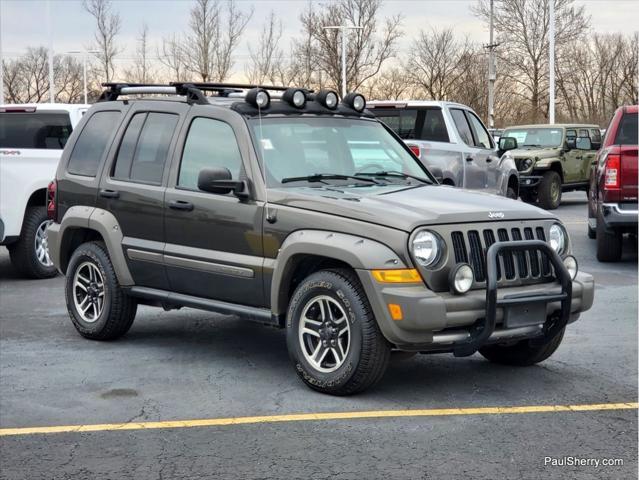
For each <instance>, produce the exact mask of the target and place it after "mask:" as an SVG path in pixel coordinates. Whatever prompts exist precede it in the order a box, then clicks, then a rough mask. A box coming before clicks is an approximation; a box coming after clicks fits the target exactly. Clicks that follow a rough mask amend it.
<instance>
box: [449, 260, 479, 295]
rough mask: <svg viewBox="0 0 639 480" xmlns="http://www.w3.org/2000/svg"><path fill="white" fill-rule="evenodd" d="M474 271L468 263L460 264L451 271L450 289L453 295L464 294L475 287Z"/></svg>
mask: <svg viewBox="0 0 639 480" xmlns="http://www.w3.org/2000/svg"><path fill="white" fill-rule="evenodd" d="M473 279H474V275H473V269H472V268H471V267H470V265H468V264H467V263H458V264H457V265H456V266H455V268H453V269H452V270H451V271H450V279H449V282H450V287H451V289H452V291H453V293H457V294H462V293H466V292H467V291H468V290H470V287H472V286H473Z"/></svg>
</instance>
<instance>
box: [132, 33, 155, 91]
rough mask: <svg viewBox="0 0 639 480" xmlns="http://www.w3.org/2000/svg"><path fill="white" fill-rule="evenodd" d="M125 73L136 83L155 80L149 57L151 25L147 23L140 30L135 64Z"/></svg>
mask: <svg viewBox="0 0 639 480" xmlns="http://www.w3.org/2000/svg"><path fill="white" fill-rule="evenodd" d="M125 75H126V78H127V80H130V81H133V82H136V83H152V82H153V77H154V69H153V66H152V64H151V61H150V58H149V27H148V26H147V24H146V23H144V24H143V25H142V29H141V30H140V36H139V37H138V40H137V47H136V49H135V58H134V60H133V65H132V67H131V68H129V69H127V70H126V71H125Z"/></svg>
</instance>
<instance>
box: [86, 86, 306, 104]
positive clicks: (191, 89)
mask: <svg viewBox="0 0 639 480" xmlns="http://www.w3.org/2000/svg"><path fill="white" fill-rule="evenodd" d="M102 86H103V87H104V88H105V89H106V90H105V91H104V92H102V94H101V95H100V97H99V98H98V102H109V101H115V100H117V99H118V97H119V96H120V95H141V94H163V95H183V96H186V98H187V102H189V103H197V104H201V105H206V104H208V103H209V102H208V100H207V97H206V95H205V94H204V92H216V93H217V96H218V97H228V96H230V95H231V94H241V93H243V92H244V91H245V90H250V89H253V88H260V89H263V90H275V91H280V92H283V91H285V90H287V89H288V88H289V87H284V86H276V85H253V84H244V83H210V82H171V83H169V84H161V83H124V82H108V83H103V84H102ZM307 91H308V92H311V91H310V90H307Z"/></svg>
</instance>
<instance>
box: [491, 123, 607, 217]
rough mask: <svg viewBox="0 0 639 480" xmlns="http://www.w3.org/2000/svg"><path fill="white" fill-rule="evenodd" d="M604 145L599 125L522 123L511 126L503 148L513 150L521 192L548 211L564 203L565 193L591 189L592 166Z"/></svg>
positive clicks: (504, 138)
mask: <svg viewBox="0 0 639 480" xmlns="http://www.w3.org/2000/svg"><path fill="white" fill-rule="evenodd" d="M600 146H601V130H599V127H598V126H597V125H577V124H554V125H547V124H542V125H521V126H518V127H510V128H507V129H506V130H505V131H504V133H503V135H502V136H501V138H500V139H499V149H500V150H501V151H509V152H508V153H509V155H510V156H512V157H513V158H514V160H515V163H516V165H517V170H519V175H520V177H519V185H520V186H519V195H520V197H521V199H522V200H523V201H525V202H529V203H533V202H535V201H538V202H539V205H540V206H541V207H543V208H545V209H547V210H553V209H555V208H557V207H558V206H559V204H560V203H561V192H562V191H563V192H566V191H571V190H584V191H587V190H588V179H589V178H590V166H591V163H592V161H593V160H594V159H595V152H596V151H597V150H599V147H600Z"/></svg>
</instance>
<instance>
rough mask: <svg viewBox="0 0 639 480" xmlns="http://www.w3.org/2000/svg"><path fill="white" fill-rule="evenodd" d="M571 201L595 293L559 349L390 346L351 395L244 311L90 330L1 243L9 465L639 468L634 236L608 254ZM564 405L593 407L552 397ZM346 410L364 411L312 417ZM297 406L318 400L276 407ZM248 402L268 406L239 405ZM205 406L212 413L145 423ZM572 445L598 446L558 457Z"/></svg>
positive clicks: (571, 472)
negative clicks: (102, 336)
mask: <svg viewBox="0 0 639 480" xmlns="http://www.w3.org/2000/svg"><path fill="white" fill-rule="evenodd" d="M557 213H558V215H559V216H560V218H561V219H562V220H563V221H564V222H565V223H566V226H567V228H568V230H569V232H570V234H571V238H572V242H573V246H574V254H575V256H576V257H577V259H578V261H579V265H580V269H581V270H584V271H587V272H590V273H592V274H593V275H594V276H595V280H596V283H597V290H596V296H595V303H594V306H593V308H592V310H590V311H589V312H586V313H585V314H583V315H582V317H581V319H580V320H579V321H578V322H577V323H575V324H573V325H571V326H570V327H569V329H568V331H567V334H566V337H565V339H564V342H563V344H562V346H561V347H560V348H559V350H558V351H557V353H556V354H555V355H554V356H553V357H551V358H550V359H549V360H547V361H546V362H544V363H542V364H541V365H538V366H535V367H530V368H525V369H518V368H514V367H503V366H496V365H493V364H490V363H488V362H487V361H485V360H484V359H483V358H482V357H480V356H479V355H474V356H472V357H470V358H464V359H456V358H454V357H453V356H452V355H434V356H417V357H413V358H411V359H405V360H401V359H394V360H393V362H392V364H391V366H390V368H389V370H388V372H387V374H386V376H385V378H384V379H383V380H382V382H381V383H380V384H379V385H378V386H377V387H376V388H374V389H372V390H370V391H368V392H365V393H364V394H361V395H358V396H354V397H348V398H334V397H329V396H325V395H321V394H318V393H314V392H312V391H310V390H309V389H307V388H306V387H305V386H304V385H303V384H302V383H301V381H300V380H299V379H298V378H297V376H296V375H295V373H294V372H293V369H292V367H291V366H290V364H289V361H288V356H287V353H286V345H285V340H284V332H283V331H279V330H275V329H272V328H269V327H263V326H260V325H256V324H252V323H245V322H243V321H241V320H238V319H237V318H234V317H228V316H221V315H214V314H210V313H207V312H200V311H196V310H190V309H182V310H180V311H172V312H163V311H161V310H159V309H152V308H147V307H142V308H140V309H139V311H138V316H137V318H136V321H135V324H134V325H133V327H132V329H131V331H130V332H129V333H128V334H127V335H126V336H125V337H124V338H123V339H121V340H119V341H116V342H111V343H98V342H91V341H88V340H84V339H82V338H81V337H80V336H79V335H78V334H77V333H76V332H75V330H74V328H73V326H72V325H71V322H70V321H69V319H68V317H67V312H66V307H65V304H64V297H63V278H62V277H57V278H54V279H52V280H44V281H26V280H22V279H19V278H17V275H16V274H15V273H14V271H13V269H12V268H11V265H10V263H9V259H8V255H7V252H6V250H5V249H2V250H0V429H1V430H0V433H1V434H2V436H0V448H1V458H0V478H2V479H26V478H28V479H40V478H42V479H66V478H74V479H76V478H80V479H84V478H86V479H96V478H112V479H126V478H131V479H147V478H149V479H155V478H157V479H177V478H180V479H186V478H188V479H196V478H224V479H225V478H229V479H230V478H242V479H266V478H273V479H279V478H305V479H306V478H312V479H322V478H340V479H341V478H344V479H351V478H393V479H396V478H420V479H442V478H472V479H474V478H513V477H518V478H522V479H529V478H562V479H563V478H593V479H595V478H597V479H600V478H636V473H637V410H636V409H634V408H632V406H630V408H628V405H626V406H625V407H623V406H616V404H628V403H635V402H637V245H636V244H634V243H633V242H632V241H631V240H630V239H626V243H625V245H624V247H625V252H626V253H625V254H624V259H623V261H622V262H620V263H616V264H600V263H598V262H597V260H596V259H595V244H594V241H592V240H589V239H588V238H587V237H586V199H585V195H584V194H583V193H572V194H567V195H565V201H564V203H563V204H562V206H561V207H560V208H559V210H558V211H557ZM565 405H588V406H591V407H590V408H588V409H585V410H584V411H575V410H577V409H576V408H572V409H570V408H561V407H557V408H555V407H554V406H565ZM535 406H547V407H548V408H545V409H541V410H542V411H539V412H535V411H534V410H535V409H534V408H531V407H535ZM489 407H509V408H508V409H506V410H503V411H499V410H494V409H491V408H489ZM418 409H419V410H424V412H423V415H419V416H402V415H410V414H411V413H410V412H414V411H415V410H418ZM442 409H444V410H442ZM451 409H452V410H451ZM454 409H466V410H454ZM364 411H375V412H377V414H376V415H373V414H368V415H366V414H360V413H357V412H364ZM407 411H408V413H406V412H407ZM334 412H351V413H353V412H354V413H353V415H351V417H354V418H335V417H336V416H337V415H327V416H326V417H327V418H313V415H312V414H317V413H328V414H332V413H334ZM380 412H381V413H380ZM288 414H310V415H305V416H302V417H301V418H297V419H296V418H291V417H283V418H279V420H280V421H274V420H278V418H273V417H268V416H273V415H288ZM250 416H267V417H266V418H258V419H252V420H250V419H249V420H246V419H245V422H246V423H243V424H241V423H237V422H234V421H231V420H228V419H229V418H230V417H250ZM372 416H376V418H370V417H372ZM344 417H348V416H346V415H345V416H344ZM358 417H361V418H358ZM194 419H196V420H197V419H209V421H208V422H200V423H198V422H186V423H181V424H179V425H171V424H167V423H161V424H155V425H154V424H149V423H148V422H169V421H182V420H184V421H187V420H194ZM282 420H286V421H282ZM290 420H297V421H290ZM140 422H143V423H142V424H140ZM98 424H99V425H102V426H101V427H100V426H98V427H93V429H94V430H95V431H91V432H76V431H72V430H74V429H75V427H74V428H66V429H64V428H63V429H62V430H63V431H62V432H58V433H56V432H55V431H52V430H51V429H49V430H48V431H47V433H37V431H36V432H31V433H29V432H28V431H21V432H22V434H20V435H9V434H8V433H10V431H9V430H8V429H11V428H27V427H36V428H37V427H57V426H62V427H64V426H78V425H98ZM113 424H117V425H113ZM120 424H129V426H130V429H123V428H122V425H120ZM139 424H140V425H139ZM118 425H119V426H118ZM144 426H147V427H149V426H155V427H158V428H142V427H144ZM177 426H179V427H182V428H174V427H177ZM564 457H577V458H579V459H593V461H590V462H588V463H589V465H579V466H576V465H564V466H560V465H554V466H553V465H552V463H553V461H552V459H557V460H558V461H560V462H561V460H562V459H564ZM549 458H551V459H550V460H549ZM610 459H620V461H621V463H622V464H621V465H620V464H619V463H620V461H619V460H616V463H617V465H615V466H606V465H603V464H602V463H603V461H604V460H610ZM594 460H598V461H599V464H598V465H595V464H594V463H595V462H594ZM564 461H566V459H564ZM572 463H574V462H572Z"/></svg>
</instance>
